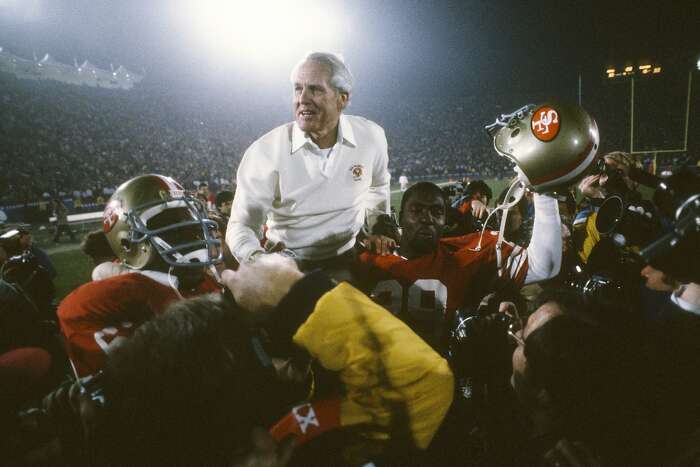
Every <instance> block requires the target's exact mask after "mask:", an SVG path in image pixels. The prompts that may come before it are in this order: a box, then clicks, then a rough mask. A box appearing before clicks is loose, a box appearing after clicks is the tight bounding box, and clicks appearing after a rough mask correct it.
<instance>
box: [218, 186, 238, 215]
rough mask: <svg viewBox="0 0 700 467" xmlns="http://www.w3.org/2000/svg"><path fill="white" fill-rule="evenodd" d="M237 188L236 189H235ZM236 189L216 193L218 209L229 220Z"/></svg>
mask: <svg viewBox="0 0 700 467" xmlns="http://www.w3.org/2000/svg"><path fill="white" fill-rule="evenodd" d="M234 190H235V189H234ZM234 194H235V191H229V190H223V191H220V192H218V193H217V194H216V202H215V204H216V210H217V211H218V212H219V213H221V214H222V215H223V216H225V217H226V220H228V218H229V216H230V215H231V204H233V196H234Z"/></svg>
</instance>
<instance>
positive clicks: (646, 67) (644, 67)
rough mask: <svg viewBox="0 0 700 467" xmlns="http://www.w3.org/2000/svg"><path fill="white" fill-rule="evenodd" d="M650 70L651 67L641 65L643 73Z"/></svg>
mask: <svg viewBox="0 0 700 467" xmlns="http://www.w3.org/2000/svg"><path fill="white" fill-rule="evenodd" d="M650 68H651V65H639V69H640V70H642V71H644V70H648V69H650Z"/></svg>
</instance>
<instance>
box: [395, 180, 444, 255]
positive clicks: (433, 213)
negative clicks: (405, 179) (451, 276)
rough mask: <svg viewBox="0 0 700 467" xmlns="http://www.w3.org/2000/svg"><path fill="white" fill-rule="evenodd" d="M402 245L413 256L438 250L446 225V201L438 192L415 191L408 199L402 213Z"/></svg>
mask: <svg viewBox="0 0 700 467" xmlns="http://www.w3.org/2000/svg"><path fill="white" fill-rule="evenodd" d="M400 218H401V219H400V223H401V228H402V229H403V232H402V234H401V245H402V246H407V247H408V251H410V255H411V256H412V257H418V256H422V255H425V254H429V253H434V252H435V251H436V250H437V245H438V242H439V241H440V237H441V236H442V231H443V229H444V227H445V201H444V200H443V198H442V196H440V195H438V194H437V193H420V192H418V193H415V194H413V195H411V197H410V199H408V200H407V201H406V204H405V205H404V207H403V211H401V215H400Z"/></svg>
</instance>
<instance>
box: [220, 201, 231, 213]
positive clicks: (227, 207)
mask: <svg viewBox="0 0 700 467" xmlns="http://www.w3.org/2000/svg"><path fill="white" fill-rule="evenodd" d="M231 205H233V200H231V201H224V202H223V203H221V206H219V211H221V214H223V215H225V216H230V215H231Z"/></svg>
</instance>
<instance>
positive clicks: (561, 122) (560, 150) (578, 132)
mask: <svg viewBox="0 0 700 467" xmlns="http://www.w3.org/2000/svg"><path fill="white" fill-rule="evenodd" d="M486 131H487V132H488V134H489V135H490V136H491V137H492V138H493V146H494V148H495V149H496V152H498V154H500V155H501V156H504V157H507V158H508V159H510V160H511V161H513V162H514V163H515V164H516V166H517V168H516V171H517V172H518V175H519V176H520V179H521V180H522V181H523V183H524V184H525V185H527V186H529V188H530V189H532V190H533V191H536V192H540V193H541V192H548V191H556V189H557V188H561V187H563V186H567V185H571V184H572V183H574V182H576V181H577V180H578V179H579V178H581V177H582V176H583V175H584V173H585V172H586V169H587V168H588V167H589V166H590V165H591V164H592V163H593V161H594V160H595V155H596V152H597V151H598V143H599V141H600V137H599V134H598V126H597V125H596V123H595V120H593V118H592V117H591V116H590V115H588V113H587V112H586V111H585V110H583V109H582V108H581V107H579V106H577V105H568V104H560V103H546V104H542V105H526V106H524V107H522V108H520V109H518V110H516V111H515V112H513V113H510V114H504V115H501V116H500V117H498V118H497V119H496V121H495V122H494V123H492V124H491V125H488V126H486Z"/></svg>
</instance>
